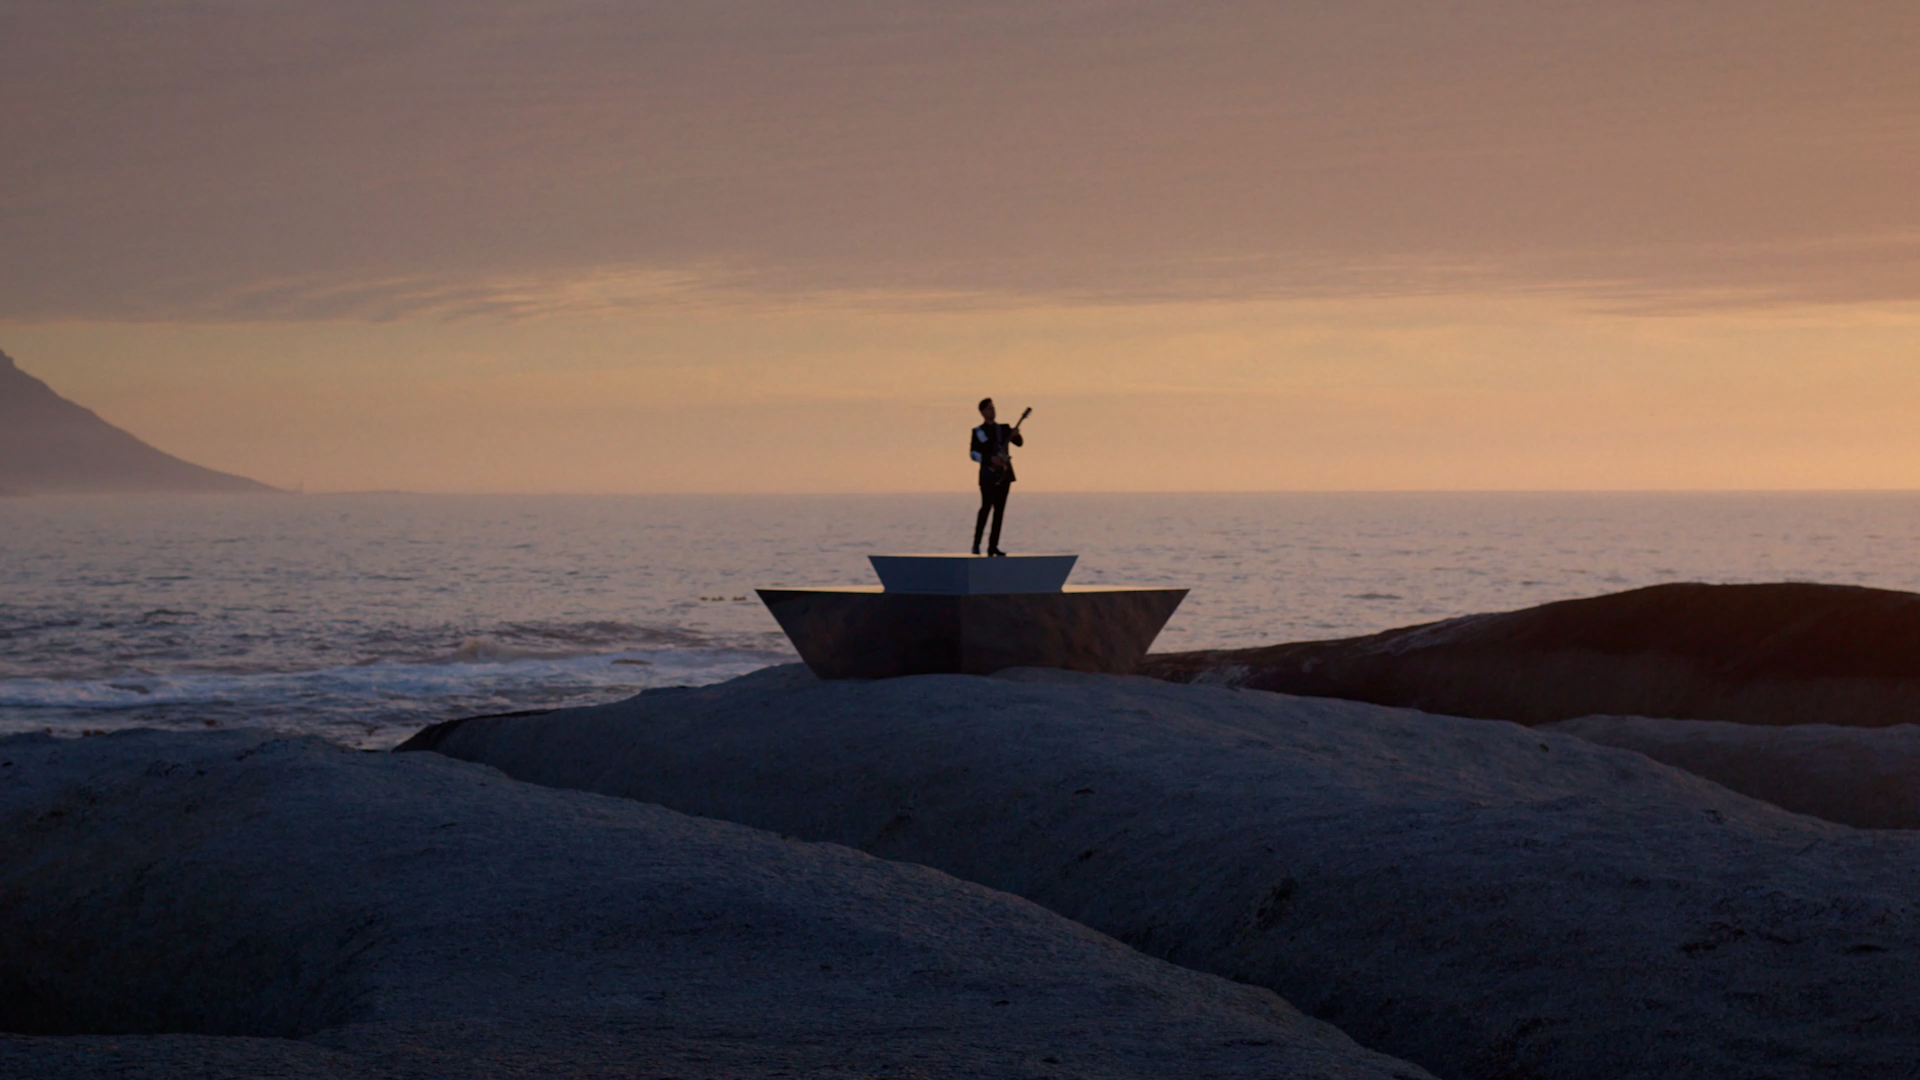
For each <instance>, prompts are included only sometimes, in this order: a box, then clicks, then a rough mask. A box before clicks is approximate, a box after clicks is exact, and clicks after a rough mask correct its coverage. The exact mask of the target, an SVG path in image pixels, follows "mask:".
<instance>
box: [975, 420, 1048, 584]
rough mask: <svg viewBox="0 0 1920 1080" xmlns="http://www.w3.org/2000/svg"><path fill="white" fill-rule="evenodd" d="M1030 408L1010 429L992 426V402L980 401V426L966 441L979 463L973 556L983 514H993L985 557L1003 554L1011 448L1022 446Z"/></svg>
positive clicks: (983, 524) (984, 518) (984, 521)
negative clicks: (977, 505) (1003, 523)
mask: <svg viewBox="0 0 1920 1080" xmlns="http://www.w3.org/2000/svg"><path fill="white" fill-rule="evenodd" d="M1032 413H1033V410H1032V409H1028V410H1027V411H1026V412H1023V413H1021V414H1020V419H1019V420H1018V421H1017V422H1015V423H1014V425H1013V426H1012V427H1008V426H1007V425H1005V424H996V423H994V411H993V399H992V398H981V399H980V419H981V420H982V423H981V425H980V426H979V427H977V428H974V429H973V433H972V435H971V436H970V437H969V438H968V440H967V450H968V453H970V454H972V456H973V460H975V461H977V462H979V463H980V513H979V514H977V515H975V517H974V519H973V553H974V554H975V555H978V554H980V533H981V531H982V530H984V529H985V528H986V527H987V515H989V514H991V515H993V532H992V533H991V534H989V535H988V537H987V554H988V555H1005V554H1006V552H1004V551H1001V550H1000V522H1001V519H1003V518H1005V517H1006V514H1007V491H1008V490H1009V489H1010V488H1011V487H1012V485H1013V480H1014V477H1013V455H1012V448H1013V447H1015V446H1025V445H1026V444H1027V443H1026V440H1025V439H1022V438H1021V437H1020V425H1021V424H1024V423H1026V422H1027V417H1028V416H1029V415H1031V414H1032Z"/></svg>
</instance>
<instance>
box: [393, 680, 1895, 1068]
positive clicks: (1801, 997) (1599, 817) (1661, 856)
mask: <svg viewBox="0 0 1920 1080" xmlns="http://www.w3.org/2000/svg"><path fill="white" fill-rule="evenodd" d="M419 742H420V744H432V745H434V746H435V748H436V749H438V750H439V751H440V752H441V753H445V754H452V755H456V756H460V757H465V758H469V759H472V760H478V761H485V762H488V763H491V764H494V765H496V766H498V767H499V768H501V769H503V770H505V771H507V772H508V773H510V774H512V775H515V776H518V777H521V778H524V779H528V780H532V781H535V782H537V783H543V784H552V785H556V786H568V787H578V788H585V789H589V790H595V791H601V792H606V793H609V794H616V795H624V796H628V797H631V798H634V799H643V800H648V801H652V802H658V803H661V804H664V805H667V806H671V807H674V808H676V809H680V810H683V811H686V812H688V813H696V814H702V815H707V816H711V817H717V818H724V819H728V820H733V821H739V822H745V823H749V824H753V825H757V826H760V827H762V828H769V829H776V830H780V831H782V832H787V833H791V834H794V835H796V836H801V837H805V838H808V839H813V840H831V841H836V842H839V843H844V844H848V845H853V846H857V847H859V848H861V849H863V850H866V851H869V852H872V853H874V854H876V855H881V856H883V857H886V858H890V859H900V860H908V861H913V862H919V863H924V864H926V865H928V866H933V867H936V868H939V869H942V870H945V871H947V872H949V873H952V874H954V875H956V876H959V877H963V878H966V879H969V880H972V881H977V882H981V883H983V884H987V885H991V886H993V887H995V888H1000V889H1005V890H1007V891H1010V892H1013V893H1017V894H1019V895H1022V896H1025V897H1028V898H1030V899H1033V900H1036V901H1038V902H1040V903H1043V904H1045V905H1047V906H1048V907H1050V908H1052V909H1053V910H1055V911H1057V912H1059V913H1061V914H1063V915H1066V916H1068V917H1070V918H1073V919H1075V920H1078V921H1080V922H1082V923H1084V924H1086V925H1088V926H1090V927H1094V928H1097V929H1099V930H1102V931H1105V932H1107V933H1109V934H1112V935H1114V936H1115V937H1117V938H1119V939H1120V940H1123V941H1126V942H1128V943H1130V944H1132V945H1134V946H1136V947H1137V948H1139V949H1141V950H1143V951H1145V952H1149V953H1152V954H1155V955H1158V956H1162V957H1165V958H1167V959H1170V960H1173V961H1175V962H1177V963H1180V964H1183V965H1187V966H1190V967H1193V968H1196V969H1201V970H1206V971H1211V972H1216V973H1219V974H1223V975H1227V976H1229V977H1231V978H1234V979H1237V980H1243V981H1247V982H1251V983H1255V984H1258V985H1261V986H1266V987H1270V988H1272V989H1274V990H1276V991H1277V992H1279V993H1281V994H1282V995H1284V996H1285V997H1286V998H1288V999H1289V1000H1290V1001H1292V1002H1293V1003H1294V1004H1296V1005H1298V1006H1299V1007H1301V1008H1303V1009H1306V1010H1308V1011H1309V1012H1311V1013H1313V1014H1315V1015H1317V1016H1320V1017H1322V1018H1324V1019H1327V1020H1329V1021H1331V1022H1333V1023H1335V1024H1337V1025H1339V1026H1340V1027H1341V1028H1342V1029H1343V1030H1344V1031H1346V1032H1347V1033H1348V1034H1350V1035H1352V1036H1353V1037H1354V1038H1356V1039H1358V1040H1359V1041H1361V1042H1362V1043H1364V1044H1366V1045H1368V1046H1370V1047H1373V1048H1375V1049H1379V1050H1383V1051H1386V1052H1389V1053H1393V1054H1395V1055H1397V1056H1400V1057H1404V1058H1407V1059H1409V1060H1412V1061H1415V1062H1417V1063H1419V1064H1420V1065H1422V1066H1424V1067H1425V1068H1427V1069H1429V1070H1431V1071H1432V1072H1434V1073H1435V1074H1436V1075H1439V1076H1443V1077H1463V1078H1468V1077H1470V1078H1476V1080H1511V1078H1517V1077H1529V1078H1556V1080H1561V1078H1564V1080H1575V1078H1579V1080H1620V1078H1624V1077H1647V1078H1656V1077H1657V1078H1660V1080H1675V1078H1683V1077H1698V1078H1702V1080H1705V1078H1724V1077H1734V1076H1750V1077H1758V1076H1767V1077H1776V1078H1783V1080H1784V1078H1798V1077H1809V1078H1810V1077H1833V1076H1847V1077H1868V1076H1874V1077H1880V1076H1886V1077H1910V1076H1915V1075H1920V1066H1916V1062H1920V1004H1916V1002H1920V910H1916V906H1915V899H1914V898H1915V897H1916V896H1920V837H1915V836H1914V835H1913V834H1909V833H1899V832H1887V831H1861V830H1854V829H1850V828H1846V827H1844V826H1840V825H1836V824H1831V823H1827V822H1822V821H1817V820H1814V819H1811V818H1808V817H1804V816H1800V815H1796V814H1791V813H1788V812H1786V811H1784V810H1781V809H1779V808H1777V807H1774V806H1771V805H1768V804H1766V803H1762V802H1759V801H1756V800H1753V799H1749V798H1746V797H1743V796H1740V795H1738V794H1735V793H1733V792H1730V791H1728V790H1726V789H1725V788H1722V787H1720V786H1718V785H1715V784H1713V783H1710V782H1707V781H1705V780H1702V779H1700V778H1698V777H1695V776H1692V775H1689V774H1687V773H1685V772H1682V771H1680V770H1677V769H1673V768H1670V767H1668V766H1665V765H1662V764H1659V763H1657V762H1654V761H1652V760H1649V759H1648V758H1646V757H1644V756H1642V755H1640V754H1637V753H1632V752H1627V751H1622V750H1616V749H1612V748H1609V747H1603V746H1598V745H1595V744H1593V743H1589V742H1586V741H1583V740H1581V739H1577V738H1574V737H1572V736H1569V735H1566V734H1564V733H1561V732H1556V731H1542V730H1532V729H1528V728H1525V727H1521V726H1518V725H1514V724H1510V723H1503V722H1492V721H1484V720H1471V719H1460V718H1455V717H1447V716H1435V715H1429V714H1424V713H1417V712H1412V711H1408V710H1401V709H1390V708H1381V707H1377V706H1372V705H1366V704H1359V703H1354V702H1345V701H1336V700H1329V699H1320V698H1296V697H1288V696H1285V695H1280V694H1271V693H1261V692H1252V691H1239V690H1232V689H1228V688H1223V687H1205V686H1178V685H1172V684H1168V683H1165V682H1160V681H1156V680H1151V679H1144V678H1127V677H1110V676H1096V675H1076V674H1073V673H1066V672H1057V671H1038V670H1028V671H1010V672H1003V673H1001V674H1000V675H999V676H997V677H992V678H981V677H972V676H958V675H955V676H940V675H935V676H919V677H913V678H902V679H889V680H883V681H878V682H871V683H859V682H822V681H819V680H816V679H814V678H813V677H812V676H811V675H809V674H807V673H806V671H805V670H804V669H802V668H799V667H798V666H797V665H796V666H792V667H787V668H778V669H771V670H768V671H763V672H759V673H756V674H754V675H750V676H747V677H744V678H741V679H737V680H734V681H733V682H730V683H725V684H721V685H719V686H714V687H706V688H700V689H679V690H671V691H651V692H648V693H646V694H643V695H641V696H640V697H638V698H636V699H633V700H631V701H628V702H624V703H619V704H614V705H607V706H601V707H597V708H591V709H569V710H562V711H558V712H554V713H550V714H548V715H546V716H542V717H525V718H502V719H479V720H470V721H465V722H456V723H454V724H451V725H444V726H442V727H440V728H438V729H429V730H428V731H427V732H424V733H423V734H422V737H421V739H420V740H419Z"/></svg>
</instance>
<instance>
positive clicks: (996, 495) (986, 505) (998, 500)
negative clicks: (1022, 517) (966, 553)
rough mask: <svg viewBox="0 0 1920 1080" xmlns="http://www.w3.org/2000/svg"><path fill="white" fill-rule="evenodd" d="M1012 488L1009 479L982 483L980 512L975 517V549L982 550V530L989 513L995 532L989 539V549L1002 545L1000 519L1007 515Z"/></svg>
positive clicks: (985, 525)
mask: <svg viewBox="0 0 1920 1080" xmlns="http://www.w3.org/2000/svg"><path fill="white" fill-rule="evenodd" d="M1012 488H1013V484H1011V483H1010V482H1007V481H1002V482H1000V483H998V484H981V485H980V513H978V514H976V515H975V516H974V519H973V550H975V551H979V550H980V531H981V530H982V529H985V528H986V527H987V515H988V514H992V515H993V533H992V534H991V536H990V537H989V539H988V540H987V550H988V551H993V550H995V549H996V548H998V547H999V546H1000V521H1001V519H1002V518H1005V517H1006V516H1007V492H1008V491H1009V490H1011V489H1012Z"/></svg>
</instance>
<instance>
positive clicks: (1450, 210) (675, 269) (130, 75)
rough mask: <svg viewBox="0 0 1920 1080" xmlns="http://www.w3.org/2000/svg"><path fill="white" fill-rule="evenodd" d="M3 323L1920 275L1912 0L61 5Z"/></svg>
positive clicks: (14, 77)
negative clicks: (1825, 0) (1812, 0)
mask: <svg viewBox="0 0 1920 1080" xmlns="http://www.w3.org/2000/svg"><path fill="white" fill-rule="evenodd" d="M0 17H3V18H4V19H5V20H6V21H5V23H4V24H0V102H5V103H6V104H5V105H4V106H0V146H5V147H6V150H5V155H6V157H7V160H8V168H7V170H6V171H5V173H6V178H5V179H4V180H0V225H3V226H4V228H5V231H6V234H7V236H8V243H7V248H8V255H7V258H6V259H4V260H0V318H7V319H12V320H46V319H137V320H182V319H185V320H195V319H198V320H216V321H218V320H237V321H248V320H276V319H315V318H346V319H382V318H419V317H439V318H459V317H469V316H494V317H513V318H517V317H529V316H538V315H553V314H581V313H592V312H594V311H600V310H631V309H635V308H644V307H648V306H652V305H660V304H681V303H714V304H720V303H739V304H762V305H764V304H776V305H777V304H787V303H800V302H807V303H818V302H825V300H826V299H827V298H832V299H833V300H834V302H842V303H851V302H858V303H871V304H876V305H882V306H886V305H893V306H899V305H906V306H912V305H928V306H954V305H985V306H991V305H1018V304H1022V303H1031V302H1036V301H1045V302H1062V301H1065V302H1074V303H1082V302H1084V303H1110V304H1120V303H1138V302H1147V301H1161V300H1168V299H1181V300H1185V299H1246V298H1258V297H1320V296H1380V295H1423V294H1430V293H1435V292H1447V291H1486V290H1509V291H1518V292H1527V291H1552V292H1571V293H1575V294H1578V295H1583V296H1588V297H1591V298H1592V299H1593V301H1594V302H1595V303H1597V304H1601V305H1610V306H1619V307H1623V308H1630V309H1633V310H1647V311H1652V310H1670V311H1682V310H1691V309H1694V308H1696V307H1698V306H1702V305H1706V306H1711V305H1720V304H1728V303H1738V304H1746V305H1760V306H1765V305H1774V304H1798V303H1827V302H1849V301H1878V300H1908V299H1914V298H1916V295H1917V294H1920V273H1916V271H1917V270H1920V248H1917V245H1916V240H1915V238H1916V237H1920V207H1916V204H1915V203H1914V201H1913V200H1912V198H1911V192H1912V191H1913V190H1915V188H1916V186H1920V125H1917V124H1916V123H1915V121H1914V120H1913V114H1912V103H1913V102H1914V101H1916V100H1920V69H1917V68H1916V66H1915V65H1913V64H1912V63H1911V57H1912V56H1913V55H1915V53H1916V52H1917V51H1920V8H1916V7H1915V6H1914V5H1912V4H1910V3H1907V2H1904V0H1902V2H1898V3H1891V2H1889V3H1881V2H1872V0H1859V2H1843V3H1810V2H1800V0H1791V2H1789V0H1738V2H1736V0H1705V2H1701V3H1694V4H1688V5H1663V4H1651V3H1634V2H1609V3H1598V2H1569V3H1558V4H1538V3H1521V2H1518V0H1497V2H1496V0H1489V2H1484V3H1479V4H1470V5H1433V4H1427V3H1423V2H1420V0H1359V2H1356V3H1352V4H1344V5H1339V6H1337V7H1336V6H1333V5H1273V4H1266V3H1252V2H1246V3H1201V4H1191V5H1171V4H1162V3H1140V2H1124V0H1107V2H1102V0H1076V2H1060V3H1011V2H1007V3H1002V2H971V3H951V4H903V5H879V6H869V5H850V4H845V3H835V2H828V0H819V2H808V0H715V2H710V3H702V4H697V5H695V4H684V3H632V4H610V3H598V2H585V0H578V2H576V0H567V2H559V0H550V2H546V3H506V2H505V0H469V2H463V3H458V4H455V3H453V2H452V0H421V2H417V3H409V4H404V5H395V4H387V3H378V4H376V3H368V2H361V0H338V2H336V0H329V2H324V3H322V2H296V0H262V2H259V3H248V4H234V5H229V6H221V5H215V4H206V3H194V4H186V3H168V2H165V0H159V2H148V0H142V2H138V3H135V2H128V0H105V2H101V3H91V4H73V3H69V2H64V0H61V2H44V0H19V2H16V3H15V4H13V5H10V6H9V8H8V9H7V10H6V12H5V15H4V16H0Z"/></svg>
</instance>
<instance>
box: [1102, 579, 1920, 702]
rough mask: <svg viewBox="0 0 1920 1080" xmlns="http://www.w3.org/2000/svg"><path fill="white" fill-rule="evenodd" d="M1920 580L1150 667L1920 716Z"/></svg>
mask: <svg viewBox="0 0 1920 1080" xmlns="http://www.w3.org/2000/svg"><path fill="white" fill-rule="evenodd" d="M1916 658H1920V595H1915V594H1913V593H1906V592H1893V591H1889V590H1885V589H1865V588H1858V587H1853V586H1845V585H1808V584H1763V585H1696V584H1683V585H1656V586H1653V587H1651V588H1645V589H1635V590H1633V591H1631V592H1624V593H1615V594H1612V595H1609V596H1596V597H1592V598H1589V599H1583V600H1567V601H1563V602H1561V603H1557V604H1545V605H1542V606H1540V607H1533V608H1527V609H1525V610H1522V611H1511V612H1502V613H1499V614H1491V615H1470V616H1466V617H1463V618H1458V619H1449V620H1447V621H1445V622H1437V623H1428V624H1426V625H1423V626H1410V627H1405V628H1403V629H1399V630H1388V631H1385V632H1383V633H1379V634H1373V635H1370V636H1367V637H1359V638H1348V639H1345V640H1340V641H1312V642H1300V643H1295V644H1288V645H1272V646H1267V647H1264V648H1257V649H1233V650H1219V651H1212V652H1190V653H1168V654H1161V655H1156V656H1149V657H1147V659H1146V661H1145V663H1144V664H1142V666H1141V667H1140V669H1139V671H1140V673H1141V674H1144V675H1150V676H1152V677H1154V678H1157V679H1166V680H1169V681H1172V682H1212V683H1220V684H1225V685H1230V686H1242V687H1248V688H1252V689H1260V690H1277V691H1280V692H1282V693H1288V694H1310V695H1314V696H1321V697H1340V698H1348V699H1351V700H1354V701H1369V702H1374V703H1376V704H1382V705H1403V706H1407V707H1409V708H1415V709H1424V710H1426V711H1428V712H1437V713H1447V714H1450V715H1454V716H1473V717H1484V718H1489V719H1499V720H1512V721H1515V722H1517V723H1522V724H1541V723H1549V722H1552V721H1556V720H1570V719H1573V718H1575V717H1581V716H1591V715H1596V714H1606V715H1620V716H1664V717H1678V718H1684V719H1696V720H1732V721H1738V722H1740V723H1747V724H1812V723H1823V724H1839V725H1847V726H1858V727H1882V726H1886V725H1891V724H1907V723H1920V660H1916Z"/></svg>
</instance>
